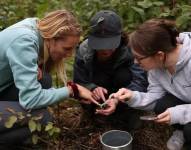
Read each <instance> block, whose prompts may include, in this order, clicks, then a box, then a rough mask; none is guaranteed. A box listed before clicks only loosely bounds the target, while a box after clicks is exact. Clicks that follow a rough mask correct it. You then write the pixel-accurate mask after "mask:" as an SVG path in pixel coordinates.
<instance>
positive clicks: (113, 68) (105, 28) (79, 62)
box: [73, 10, 147, 119]
mask: <svg viewBox="0 0 191 150" xmlns="http://www.w3.org/2000/svg"><path fill="white" fill-rule="evenodd" d="M127 41H128V38H127V35H126V34H125V33H124V32H123V28H122V21H121V18H120V17H119V16H118V15H117V14H116V13H115V12H114V11H110V10H102V11H99V12H97V13H96V14H95V15H94V16H93V17H92V19H91V21H90V31H89V35H88V38H87V39H85V40H84V41H83V42H82V43H81V44H80V46H79V48H78V49H77V50H76V55H75V62H74V77H73V78H74V82H76V83H78V84H81V85H83V86H85V87H86V88H88V89H90V90H91V91H92V94H93V97H94V99H95V100H97V101H105V100H106V99H107V98H108V96H109V94H111V93H113V92H115V91H117V90H118V89H119V88H122V87H125V88H128V89H131V90H137V91H141V92H144V91H146V88H147V77H146V73H145V72H144V71H143V70H142V69H141V68H140V67H139V66H138V65H136V64H134V58H133V55H132V53H131V50H130V49H129V48H128V46H127ZM122 105H124V104H122ZM118 106H119V105H118ZM127 108H128V107H127V106H125V107H120V109H118V110H119V113H123V114H124V111H125V110H126V109H127ZM116 113H118V112H117V111H116V112H115V113H114V114H116ZM128 114H129V113H128ZM130 114H132V113H130ZM130 114H129V115H130ZM129 115H128V116H129ZM128 116H125V118H126V119H127V117H128Z"/></svg>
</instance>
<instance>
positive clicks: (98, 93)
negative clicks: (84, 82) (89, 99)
mask: <svg viewBox="0 0 191 150" xmlns="http://www.w3.org/2000/svg"><path fill="white" fill-rule="evenodd" d="M105 94H107V90H106V89H104V88H102V87H97V88H95V89H94V90H93V98H94V99H95V100H97V101H98V100H100V99H102V100H103V101H106V98H105Z"/></svg>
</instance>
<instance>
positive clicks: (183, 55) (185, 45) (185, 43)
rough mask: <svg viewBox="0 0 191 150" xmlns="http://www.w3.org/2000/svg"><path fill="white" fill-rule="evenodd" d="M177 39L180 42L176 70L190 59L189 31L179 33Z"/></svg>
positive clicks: (190, 43)
mask: <svg viewBox="0 0 191 150" xmlns="http://www.w3.org/2000/svg"><path fill="white" fill-rule="evenodd" d="M177 41H178V43H180V44H182V47H181V50H180V56H179V58H178V62H177V64H176V71H179V70H181V69H182V68H183V67H184V66H185V65H186V64H187V63H188V61H190V60H191V32H184V33H180V34H179V37H177Z"/></svg>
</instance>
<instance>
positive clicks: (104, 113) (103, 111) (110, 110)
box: [96, 107, 115, 116]
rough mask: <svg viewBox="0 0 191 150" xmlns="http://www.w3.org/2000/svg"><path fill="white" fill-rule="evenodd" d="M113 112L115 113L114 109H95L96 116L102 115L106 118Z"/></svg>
mask: <svg viewBox="0 0 191 150" xmlns="http://www.w3.org/2000/svg"><path fill="white" fill-rule="evenodd" d="M114 111H115V109H114V108H112V107H110V108H108V109H97V110H96V114H102V115H106V116H108V115H110V114H112V113H113V112H114Z"/></svg>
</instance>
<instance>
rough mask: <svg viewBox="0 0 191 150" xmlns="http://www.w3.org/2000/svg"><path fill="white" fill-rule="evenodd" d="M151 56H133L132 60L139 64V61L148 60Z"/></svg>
mask: <svg viewBox="0 0 191 150" xmlns="http://www.w3.org/2000/svg"><path fill="white" fill-rule="evenodd" d="M150 56H151V55H148V56H143V57H136V56H134V58H135V59H136V60H137V61H138V62H140V61H142V60H143V59H146V58H148V57H150Z"/></svg>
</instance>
